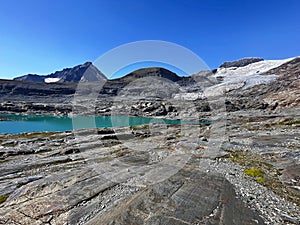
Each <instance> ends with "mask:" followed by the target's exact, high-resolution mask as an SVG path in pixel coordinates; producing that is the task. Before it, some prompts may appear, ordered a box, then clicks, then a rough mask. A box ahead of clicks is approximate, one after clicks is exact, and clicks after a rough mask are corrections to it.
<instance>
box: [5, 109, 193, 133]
mask: <svg viewBox="0 0 300 225" xmlns="http://www.w3.org/2000/svg"><path fill="white" fill-rule="evenodd" d="M149 123H165V124H181V123H195V122H191V121H189V122H188V121H185V122H184V121H180V120H169V119H156V118H146V117H131V116H95V117H93V116H78V117H74V118H72V117H67V116H48V115H7V114H6V115H3V114H2V115H0V133H1V134H18V133H24V132H46V131H67V130H74V129H83V128H95V127H97V128H104V127H124V126H135V125H141V124H149Z"/></svg>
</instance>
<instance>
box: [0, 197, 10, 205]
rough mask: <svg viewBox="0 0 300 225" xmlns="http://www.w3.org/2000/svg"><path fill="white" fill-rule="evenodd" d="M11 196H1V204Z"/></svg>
mask: <svg viewBox="0 0 300 225" xmlns="http://www.w3.org/2000/svg"><path fill="white" fill-rule="evenodd" d="M8 197H9V195H0V204H1V203H3V202H5V201H6V199H8Z"/></svg>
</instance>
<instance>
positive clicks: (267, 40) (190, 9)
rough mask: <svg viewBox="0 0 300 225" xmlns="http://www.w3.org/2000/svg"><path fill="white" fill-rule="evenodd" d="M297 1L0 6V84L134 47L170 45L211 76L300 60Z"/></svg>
mask: <svg viewBox="0 0 300 225" xmlns="http://www.w3.org/2000/svg"><path fill="white" fill-rule="evenodd" d="M299 10H300V1H299V0H285V1H283V0H282V1H277V0H251V1H248V0H239V1H235V0H226V1H225V0H148V1H146V0H139V1H135V0H131V1H129V0H128V1H125V0H123V1H122V0H115V1H114V0H111V1H108V0H105V1H104V0H103V1H101V0H85V1H76V0H73V1H71V0H70V1H68V0H26V1H25V0H2V1H0V78H12V77H15V76H19V75H24V74H27V73H37V74H48V73H51V72H54V71H56V70H60V69H62V68H65V67H72V66H75V65H77V64H81V63H84V62H86V61H94V60H95V59H97V58H98V57H99V56H100V55H102V54H104V53H105V52H106V51H108V50H110V49H112V48H114V47H117V46H118V45H121V44H125V43H128V42H132V41H138V40H149V39H150V40H164V41H170V42H174V43H177V44H179V45H182V46H184V47H187V48H189V49H190V50H192V51H193V52H195V53H196V54H198V55H199V56H200V57H201V58H202V59H203V60H204V61H205V62H206V63H207V64H208V66H209V67H210V68H215V67H217V66H219V65H220V64H221V63H222V62H224V61H229V60H234V59H238V58H242V57H249V56H258V57H263V58H266V59H280V58H287V57H293V56H296V55H300V13H299Z"/></svg>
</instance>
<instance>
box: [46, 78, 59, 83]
mask: <svg viewBox="0 0 300 225" xmlns="http://www.w3.org/2000/svg"><path fill="white" fill-rule="evenodd" d="M59 80H60V78H45V80H44V81H45V83H55V82H58V81H59Z"/></svg>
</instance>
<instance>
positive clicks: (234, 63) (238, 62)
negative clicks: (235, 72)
mask: <svg viewBox="0 0 300 225" xmlns="http://www.w3.org/2000/svg"><path fill="white" fill-rule="evenodd" d="M263 60H264V59H262V58H243V59H239V60H235V61H232V62H224V63H223V64H222V65H221V66H220V68H229V67H243V66H247V65H249V64H251V63H255V62H259V61H263Z"/></svg>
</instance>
